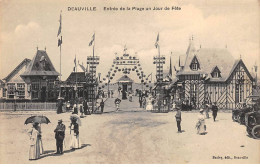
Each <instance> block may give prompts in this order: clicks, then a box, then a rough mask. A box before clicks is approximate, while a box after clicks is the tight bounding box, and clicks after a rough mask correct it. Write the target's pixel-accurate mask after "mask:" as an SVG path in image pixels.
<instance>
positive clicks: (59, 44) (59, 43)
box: [58, 36, 62, 47]
mask: <svg viewBox="0 0 260 167" xmlns="http://www.w3.org/2000/svg"><path fill="white" fill-rule="evenodd" d="M61 44H62V36H61V37H60V39H58V47H59V46H61Z"/></svg>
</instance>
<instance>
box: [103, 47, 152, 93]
mask: <svg viewBox="0 0 260 167" xmlns="http://www.w3.org/2000/svg"><path fill="white" fill-rule="evenodd" d="M125 50H126V49H125ZM125 50H124V51H125ZM119 72H122V73H123V74H125V75H126V76H127V75H128V74H130V73H131V72H132V73H134V72H135V73H136V75H137V76H138V78H139V80H140V81H141V83H142V84H143V85H144V86H145V87H147V88H148V87H149V85H148V83H151V82H152V81H151V80H149V81H148V79H149V77H150V76H151V75H148V76H147V75H145V74H144V71H143V68H142V66H141V63H140V60H139V58H138V56H137V55H134V56H131V55H129V54H127V53H126V52H125V53H124V54H123V55H122V56H117V54H116V57H115V58H114V60H113V64H112V65H111V68H110V69H109V71H108V72H107V75H106V77H105V78H103V80H101V81H100V83H102V84H103V85H102V88H104V87H105V86H107V85H108V84H109V83H110V82H111V80H113V79H114V77H115V75H116V73H119Z"/></svg>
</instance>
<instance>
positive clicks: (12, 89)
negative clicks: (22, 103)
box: [7, 83, 15, 98]
mask: <svg viewBox="0 0 260 167" xmlns="http://www.w3.org/2000/svg"><path fill="white" fill-rule="evenodd" d="M14 95H15V84H14V83H9V84H7V96H8V98H14Z"/></svg>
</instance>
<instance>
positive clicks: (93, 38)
mask: <svg viewBox="0 0 260 167" xmlns="http://www.w3.org/2000/svg"><path fill="white" fill-rule="evenodd" d="M94 41H95V33H94V34H93V36H92V39H91V41H90V42H89V46H91V45H92V44H93V42H94Z"/></svg>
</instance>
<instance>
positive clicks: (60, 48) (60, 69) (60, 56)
mask: <svg viewBox="0 0 260 167" xmlns="http://www.w3.org/2000/svg"><path fill="white" fill-rule="evenodd" d="M61 40H62V34H61ZM59 85H60V93H59V98H60V99H61V44H60V84H59Z"/></svg>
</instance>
